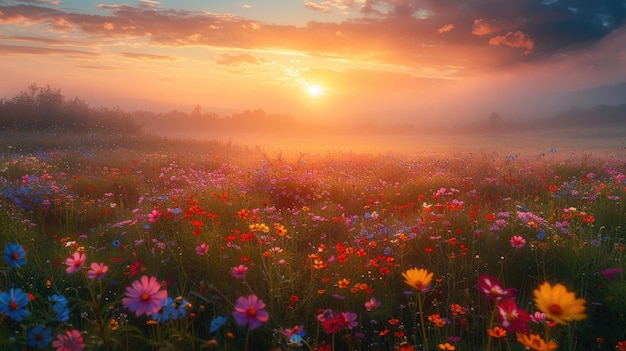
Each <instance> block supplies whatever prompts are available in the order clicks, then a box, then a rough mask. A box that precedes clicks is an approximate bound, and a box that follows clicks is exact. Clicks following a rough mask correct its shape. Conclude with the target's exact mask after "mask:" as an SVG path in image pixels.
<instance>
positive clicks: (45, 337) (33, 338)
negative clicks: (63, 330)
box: [26, 324, 52, 349]
mask: <svg viewBox="0 0 626 351" xmlns="http://www.w3.org/2000/svg"><path fill="white" fill-rule="evenodd" d="M26 337H27V341H26V344H27V345H28V346H29V347H34V346H36V347H37V348H39V349H44V348H46V347H47V346H48V344H49V343H50V342H51V341H52V327H47V328H44V326H43V324H37V325H36V326H34V327H32V328H29V329H28V332H27V333H26Z"/></svg>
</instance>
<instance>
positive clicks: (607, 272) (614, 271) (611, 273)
mask: <svg viewBox="0 0 626 351" xmlns="http://www.w3.org/2000/svg"><path fill="white" fill-rule="evenodd" d="M4 257H5V259H6V251H5V254H4ZM622 272H624V270H623V269H621V268H607V269H603V270H602V271H601V272H600V273H602V277H604V279H606V280H613V279H615V276H616V275H618V274H621V273H622Z"/></svg>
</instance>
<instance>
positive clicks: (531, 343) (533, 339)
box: [517, 333, 558, 351]
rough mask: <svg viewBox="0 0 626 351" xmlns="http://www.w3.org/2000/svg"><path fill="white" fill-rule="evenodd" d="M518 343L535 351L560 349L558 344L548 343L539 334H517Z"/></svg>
mask: <svg viewBox="0 0 626 351" xmlns="http://www.w3.org/2000/svg"><path fill="white" fill-rule="evenodd" d="M517 341H519V342H520V343H521V344H522V345H524V346H526V347H528V348H530V349H532V350H535V351H552V350H556V348H557V347H558V345H557V343H556V342H554V341H550V342H548V343H546V342H545V341H544V340H543V339H542V338H541V336H539V335H537V334H530V335H526V334H522V333H517Z"/></svg>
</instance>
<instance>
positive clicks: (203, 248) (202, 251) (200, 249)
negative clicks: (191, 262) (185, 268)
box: [196, 243, 209, 256]
mask: <svg viewBox="0 0 626 351" xmlns="http://www.w3.org/2000/svg"><path fill="white" fill-rule="evenodd" d="M208 252H209V245H207V244H205V243H202V244H200V245H198V246H196V254H198V255H199V256H202V255H206V254H207V253H208Z"/></svg>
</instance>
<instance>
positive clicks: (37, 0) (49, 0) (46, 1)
mask: <svg viewBox="0 0 626 351" xmlns="http://www.w3.org/2000/svg"><path fill="white" fill-rule="evenodd" d="M18 2H23V3H31V4H42V5H53V6H58V5H61V4H63V3H62V2H61V1H57V0H19V1H18Z"/></svg>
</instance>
